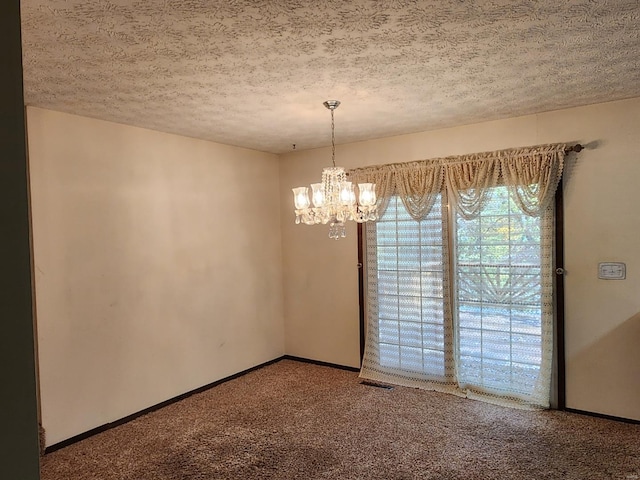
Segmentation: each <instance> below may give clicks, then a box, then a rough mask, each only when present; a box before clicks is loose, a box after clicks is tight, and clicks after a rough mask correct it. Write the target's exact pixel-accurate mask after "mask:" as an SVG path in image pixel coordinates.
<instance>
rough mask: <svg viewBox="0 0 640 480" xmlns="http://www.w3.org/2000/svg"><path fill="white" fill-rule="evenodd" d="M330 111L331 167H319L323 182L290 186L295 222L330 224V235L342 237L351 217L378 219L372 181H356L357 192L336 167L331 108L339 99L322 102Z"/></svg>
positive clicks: (364, 220) (344, 235) (336, 106)
mask: <svg viewBox="0 0 640 480" xmlns="http://www.w3.org/2000/svg"><path fill="white" fill-rule="evenodd" d="M323 105H324V106H325V107H327V108H328V109H329V110H330V111H331V160H332V162H333V166H332V167H325V168H323V169H322V182H321V183H312V184H311V198H309V187H297V188H294V189H293V201H294V205H295V214H296V224H299V223H304V224H306V225H315V224H318V223H322V224H327V223H328V224H329V237H330V238H335V239H336V240H337V239H338V238H344V237H346V236H347V233H346V228H345V222H346V221H348V220H353V221H355V222H358V223H362V222H368V221H373V220H377V219H378V209H377V206H376V185H375V183H359V184H358V195H357V196H356V186H355V185H354V184H353V183H351V182H349V181H348V180H347V174H346V172H345V171H344V168H342V167H336V141H335V122H334V118H333V112H334V110H335V109H336V108H338V105H340V102H339V101H338V100H327V101H326V102H324V103H323Z"/></svg>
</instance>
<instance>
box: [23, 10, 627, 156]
mask: <svg viewBox="0 0 640 480" xmlns="http://www.w3.org/2000/svg"><path fill="white" fill-rule="evenodd" d="M22 23H23V44H24V53H23V56H24V84H25V97H26V103H27V104H28V105H35V106H39V107H44V108H49V109H53V110H60V111H64V112H70V113H75V114H78V115H85V116H89V117H96V118H100V119H104V120H110V121H114V122H119V123H124V124H129V125H136V126H140V127H146V128H151V129H155V130H161V131H165V132H172V133H177V134H180V135H187V136H191V137H198V138H203V139H207V140H212V141H215V142H220V143H226V144H230V145H239V146H244V147H249V148H254V149H258V150H263V151H269V152H276V153H279V152H285V151H289V150H291V145H292V144H294V143H295V144H296V145H297V148H298V149H307V148H314V147H318V146H324V145H328V144H330V138H331V136H330V114H329V112H328V110H326V109H325V108H324V107H323V106H322V102H323V101H324V100H327V99H334V98H335V99H338V100H341V101H342V105H341V106H340V108H339V109H338V110H337V111H336V141H337V142H338V143H346V142H353V141H358V140H365V139H370V138H378V137H384V136H390V135H397V134H402V133H410V132H416V131H422V130H429V129H434V128H440V127H447V126H454V125H461V124H468V123H474V122H480V121H485V120H491V119H498V118H504V117H512V116H517V115H524V114H530V113H535V112H542V111H548V110H555V109H560V108H566V107H572V106H577V105H585V104H590V103H598V102H603V101H609V100H616V99H622V98H628V97H634V96H640V38H639V32H640V1H638V0H617V1H607V0H538V1H533V0H513V1H507V0H486V1H479V0H478V1H463V0H455V1H454V0H451V1H445V0H422V1H419V0H386V1H383V0H380V1H374V0H357V1H335V0H328V1H322V0H317V1H311V0H273V1H268V0H254V1H247V0H226V1H205V0H111V1H109V0H51V1H45V0H22Z"/></svg>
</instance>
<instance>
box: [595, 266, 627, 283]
mask: <svg viewBox="0 0 640 480" xmlns="http://www.w3.org/2000/svg"><path fill="white" fill-rule="evenodd" d="M626 277H627V266H626V265H625V264H624V263H620V262H602V263H599V264H598V278H601V279H602V280H624V279H625V278H626Z"/></svg>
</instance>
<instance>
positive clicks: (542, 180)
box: [349, 144, 565, 220]
mask: <svg viewBox="0 0 640 480" xmlns="http://www.w3.org/2000/svg"><path fill="white" fill-rule="evenodd" d="M564 157H565V145H564V144H553V145H538V146H535V147H526V148H517V149H509V150H498V151H495V152H484V153H474V154H470V155H460V156H452V157H446V158H435V159H431V160H421V161H415V162H406V163H392V164H388V165H376V166H372V167H363V168H356V169H352V170H350V171H349V177H350V179H351V180H352V181H353V182H358V183H363V182H369V183H375V184H376V193H377V196H378V213H379V215H382V214H383V213H384V211H385V210H386V207H387V205H388V203H389V200H390V198H391V197H392V196H394V195H398V196H399V197H400V198H401V199H402V202H403V203H404V205H405V207H406V209H407V211H408V212H409V214H410V215H411V216H412V217H413V218H414V219H415V220H420V219H422V218H424V217H425V216H426V215H427V214H428V213H429V211H430V210H431V207H432V206H433V204H434V202H435V200H436V197H437V195H438V194H439V193H441V192H443V191H444V190H445V189H446V191H447V194H448V196H449V198H450V199H451V200H452V204H453V206H454V207H455V208H456V209H457V210H458V212H459V213H460V215H461V216H462V217H463V218H465V219H471V218H473V217H474V216H476V215H477V214H478V213H479V212H480V210H481V209H482V206H483V205H484V204H485V203H486V202H487V200H488V199H489V198H490V195H491V189H492V187H496V186H500V185H504V186H506V187H507V188H508V189H509V193H510V196H511V198H512V199H513V201H514V202H515V203H516V205H518V207H519V208H520V209H521V210H522V211H523V212H524V213H525V214H527V215H530V216H533V217H539V216H540V215H541V214H542V213H543V212H544V211H545V210H546V209H547V207H548V206H549V205H551V203H552V202H553V198H554V195H555V191H556V188H557V187H558V183H559V182H560V178H561V177H562V169H563V166H564Z"/></svg>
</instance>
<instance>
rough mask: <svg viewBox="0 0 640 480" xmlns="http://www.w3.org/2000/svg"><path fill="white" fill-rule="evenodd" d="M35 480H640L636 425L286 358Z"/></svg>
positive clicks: (46, 467)
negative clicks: (388, 381)
mask: <svg viewBox="0 0 640 480" xmlns="http://www.w3.org/2000/svg"><path fill="white" fill-rule="evenodd" d="M41 478H42V480H62V479H64V480H76V479H77V480H80V479H82V480H90V479H100V480H112V479H121V480H124V479H127V480H142V479H145V480H147V479H148V480H152V479H153V480H196V479H197V480H204V479H207V480H208V479H247V480H249V479H288V480H290V479H341V480H343V479H385V480H391V479H433V480H435V479H442V480H456V479H465V480H468V479H513V480H521V479H536V480H538V479H575V480H587V479H597V480H602V479H623V480H630V479H640V425H631V424H625V423H620V422H613V421H609V420H603V419H598V418H592V417H587V416H583V415H576V414H570V413H564V412H557V411H545V412H530V411H520V410H513V409H508V408H503V407H497V406H493V405H489V404H485V403H481V402H477V401H473V400H467V399H462V398H458V397H455V396H450V395H445V394H440V393H434V392H425V391H421V390H415V389H411V388H403V387H395V388H394V389H393V390H385V389H380V388H375V387H370V386H364V385H361V384H360V381H359V379H358V377H357V374H356V373H352V372H348V371H343V370H337V369H333V368H329V367H321V366H316V365H310V364H305V363H300V362H296V361H291V360H283V361H280V362H278V363H275V364H273V365H270V366H267V367H264V368H262V369H259V370H256V371H254V372H251V373H249V374H247V375H245V376H243V377H241V378H238V379H235V380H232V381H229V382H227V383H224V384H221V385H218V386H217V387H214V388H212V389H210V390H208V391H206V392H204V393H200V394H197V395H194V396H192V397H189V398H187V399H186V400H183V401H181V402H179V403H176V404H173V405H170V406H168V407H166V408H163V409H161V410H158V411H156V412H153V413H150V414H148V415H145V416H143V417H140V418H138V419H136V420H134V421H132V422H130V423H128V424H126V425H122V426H120V427H117V428H114V429H111V430H109V431H107V432H104V433H101V434H99V435H96V436H94V437H91V438H89V439H87V440H84V441H82V442H79V443H76V444H74V445H71V446H69V447H66V448H64V449H61V450H58V451H55V452H53V453H50V454H47V455H45V456H44V458H43V459H42V473H41Z"/></svg>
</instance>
